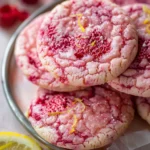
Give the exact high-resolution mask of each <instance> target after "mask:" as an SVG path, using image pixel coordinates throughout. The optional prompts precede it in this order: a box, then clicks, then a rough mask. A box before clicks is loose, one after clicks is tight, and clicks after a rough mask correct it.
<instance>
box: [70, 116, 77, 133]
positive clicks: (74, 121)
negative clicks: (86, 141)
mask: <svg viewBox="0 0 150 150" xmlns="http://www.w3.org/2000/svg"><path fill="white" fill-rule="evenodd" d="M77 122H78V119H77V116H76V115H73V125H72V128H71V130H70V134H72V133H74V132H75V128H76V126H77Z"/></svg>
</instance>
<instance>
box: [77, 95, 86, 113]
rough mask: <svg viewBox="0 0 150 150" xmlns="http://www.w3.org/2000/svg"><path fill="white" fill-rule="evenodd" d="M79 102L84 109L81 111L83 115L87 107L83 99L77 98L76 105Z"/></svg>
mask: <svg viewBox="0 0 150 150" xmlns="http://www.w3.org/2000/svg"><path fill="white" fill-rule="evenodd" d="M77 102H79V103H80V104H81V105H82V106H83V108H82V110H81V113H82V112H84V110H85V109H86V106H85V104H84V103H83V102H82V99H79V98H75V103H77Z"/></svg>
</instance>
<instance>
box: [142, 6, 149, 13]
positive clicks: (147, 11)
mask: <svg viewBox="0 0 150 150" xmlns="http://www.w3.org/2000/svg"><path fill="white" fill-rule="evenodd" d="M143 11H144V12H145V13H146V14H149V15H150V9H149V8H148V7H147V6H145V5H143Z"/></svg>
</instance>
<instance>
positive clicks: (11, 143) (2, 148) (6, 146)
mask: <svg viewBox="0 0 150 150" xmlns="http://www.w3.org/2000/svg"><path fill="white" fill-rule="evenodd" d="M13 144H14V143H13V142H9V143H7V144H5V145H3V146H0V150H5V149H6V148H9V147H11V146H12V145H13Z"/></svg>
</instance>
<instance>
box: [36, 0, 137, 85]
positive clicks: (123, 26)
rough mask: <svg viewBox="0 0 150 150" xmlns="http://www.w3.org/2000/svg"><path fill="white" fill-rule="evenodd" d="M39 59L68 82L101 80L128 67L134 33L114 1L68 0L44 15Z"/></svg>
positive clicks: (134, 45) (111, 76)
mask: <svg viewBox="0 0 150 150" xmlns="http://www.w3.org/2000/svg"><path fill="white" fill-rule="evenodd" d="M37 48H38V54H39V57H40V60H41V62H42V64H43V66H45V68H46V69H47V70H48V71H49V72H50V73H52V74H53V76H54V77H56V78H63V79H64V80H65V81H68V82H69V83H70V85H73V86H82V87H88V86H93V85H99V84H103V83H105V82H107V81H110V80H112V79H114V78H116V77H117V76H119V75H120V74H121V73H122V72H123V71H125V70H126V69H127V67H128V66H129V65H130V63H131V62H132V61H133V59H134V57H135V55H136V53H137V34H136V29H135V27H134V25H132V24H131V22H130V19H129V17H128V16H127V15H126V14H125V13H124V11H123V10H122V9H121V8H120V7H118V6H117V5H115V4H113V3H111V2H109V1H103V0H96V1H95V0H82V1H81V0H69V1H66V2H63V3H61V4H60V5H58V6H57V7H55V8H54V9H53V11H52V12H51V13H50V14H49V15H48V16H47V17H46V18H45V20H44V23H43V24H42V26H41V29H40V31H39V34H38V38H37Z"/></svg>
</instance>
